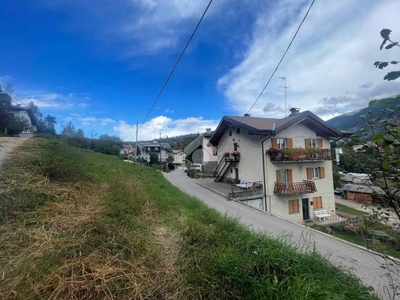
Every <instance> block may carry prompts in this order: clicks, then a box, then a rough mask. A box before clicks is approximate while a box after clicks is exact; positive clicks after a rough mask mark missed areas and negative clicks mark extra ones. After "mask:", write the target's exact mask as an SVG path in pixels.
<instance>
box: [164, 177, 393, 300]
mask: <svg viewBox="0 0 400 300" xmlns="http://www.w3.org/2000/svg"><path fill="white" fill-rule="evenodd" d="M164 176H165V177H166V179H167V180H168V181H169V182H171V184H173V185H175V186H176V187H178V188H179V189H180V190H182V191H183V192H185V193H187V194H189V195H191V196H195V197H197V198H198V199H200V200H202V201H203V202H204V203H205V204H206V205H208V206H209V207H212V208H214V209H216V210H218V211H219V212H221V213H222V214H227V215H228V216H230V217H233V218H237V219H238V220H239V221H240V222H241V223H243V224H244V225H246V226H247V227H249V228H250V229H252V230H255V231H262V232H265V233H266V234H270V235H272V236H275V237H279V238H284V239H286V240H287V241H288V242H290V243H293V244H294V245H296V246H297V247H299V248H300V249H302V250H313V249H314V247H315V249H316V250H317V251H318V252H319V253H321V254H322V255H323V256H324V257H326V258H327V259H329V260H330V261H331V262H332V263H333V264H335V265H337V266H339V267H340V268H342V269H344V270H347V271H349V272H351V273H352V274H354V275H355V276H357V277H359V278H360V279H361V281H362V282H363V284H364V285H366V286H372V287H373V288H374V291H375V293H376V294H377V295H378V296H379V297H380V298H381V299H395V298H394V297H390V295H388V294H387V293H385V289H387V288H388V289H389V290H390V291H391V292H392V293H393V289H392V288H391V287H392V286H397V287H398V286H400V278H399V268H400V266H397V269H396V270H391V268H393V266H392V262H391V261H390V260H387V259H386V260H385V259H383V258H382V257H381V256H380V255H377V254H374V253H373V252H370V251H368V250H367V249H365V248H362V247H359V246H356V245H353V244H350V243H347V242H345V241H342V240H339V239H336V238H334V237H332V236H330V235H327V234H323V233H320V232H318V231H315V230H312V229H310V228H307V227H305V226H302V225H299V224H295V223H291V222H288V221H285V220H283V219H280V218H277V217H274V216H272V215H270V214H267V213H264V212H261V211H259V210H256V209H253V208H251V207H248V206H245V205H243V204H240V203H238V202H234V201H227V199H226V198H225V197H222V196H220V195H218V194H216V193H214V192H212V191H210V190H208V189H206V188H203V187H202V186H200V185H198V184H197V183H196V182H195V180H193V179H190V178H189V177H187V176H186V174H185V173H184V172H182V171H180V170H177V171H173V172H170V173H164ZM397 292H400V291H397Z"/></svg>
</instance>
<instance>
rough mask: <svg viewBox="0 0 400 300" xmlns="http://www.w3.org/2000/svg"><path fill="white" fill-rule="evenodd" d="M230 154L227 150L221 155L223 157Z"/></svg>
mask: <svg viewBox="0 0 400 300" xmlns="http://www.w3.org/2000/svg"><path fill="white" fill-rule="evenodd" d="M230 155H231V154H230V153H229V152H224V153H223V154H222V156H223V157H229V156H230Z"/></svg>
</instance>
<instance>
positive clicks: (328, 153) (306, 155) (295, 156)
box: [269, 148, 335, 163]
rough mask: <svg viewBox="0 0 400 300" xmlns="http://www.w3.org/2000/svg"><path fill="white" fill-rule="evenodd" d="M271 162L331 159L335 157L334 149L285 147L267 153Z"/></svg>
mask: <svg viewBox="0 0 400 300" xmlns="http://www.w3.org/2000/svg"><path fill="white" fill-rule="evenodd" d="M269 156H270V159H271V162H273V163H289V162H310V161H311V162H312V161H323V160H333V159H334V158H335V150H334V149H330V148H328V149H301V148H297V149H285V150H281V151H279V152H275V153H270V154H269Z"/></svg>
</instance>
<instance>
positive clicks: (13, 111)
mask: <svg viewBox="0 0 400 300" xmlns="http://www.w3.org/2000/svg"><path fill="white" fill-rule="evenodd" d="M8 112H9V113H11V114H14V116H15V117H22V118H24V119H26V120H27V121H28V123H29V126H30V127H31V128H26V129H25V130H24V131H22V132H21V133H32V132H35V131H36V130H37V128H36V127H35V126H32V120H31V118H30V117H29V114H28V112H27V111H26V110H24V109H12V108H10V109H9V110H8Z"/></svg>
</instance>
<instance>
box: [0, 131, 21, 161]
mask: <svg viewBox="0 0 400 300" xmlns="http://www.w3.org/2000/svg"><path fill="white" fill-rule="evenodd" d="M26 140H27V139H25V138H16V137H0V168H1V164H2V162H3V161H4V160H5V159H6V158H7V154H8V153H10V152H11V151H12V150H13V149H15V148H16V147H18V146H21V145H22V144H23V143H24V142H25V141H26Z"/></svg>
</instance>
